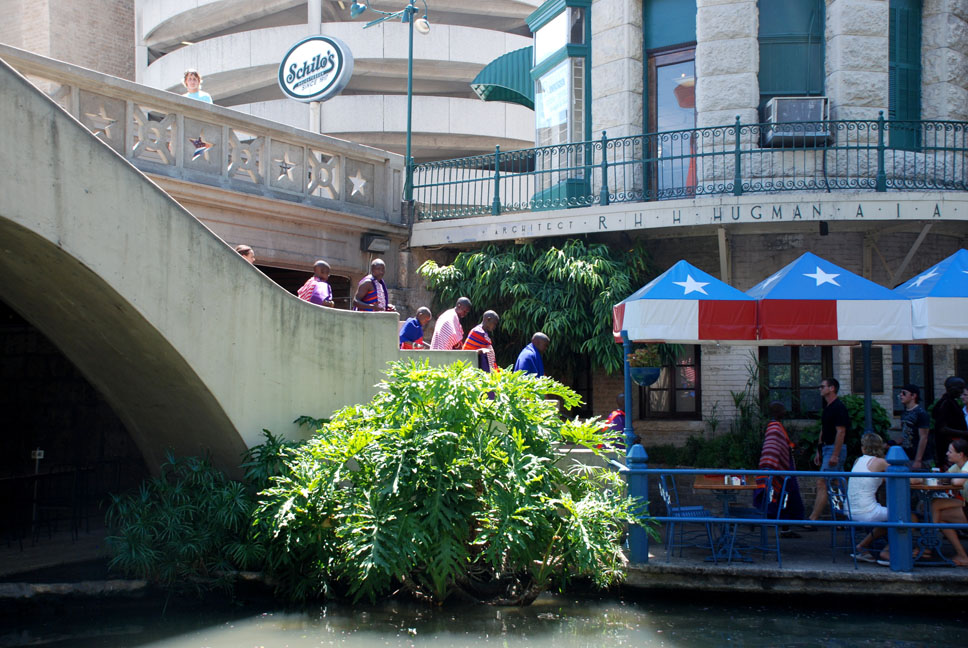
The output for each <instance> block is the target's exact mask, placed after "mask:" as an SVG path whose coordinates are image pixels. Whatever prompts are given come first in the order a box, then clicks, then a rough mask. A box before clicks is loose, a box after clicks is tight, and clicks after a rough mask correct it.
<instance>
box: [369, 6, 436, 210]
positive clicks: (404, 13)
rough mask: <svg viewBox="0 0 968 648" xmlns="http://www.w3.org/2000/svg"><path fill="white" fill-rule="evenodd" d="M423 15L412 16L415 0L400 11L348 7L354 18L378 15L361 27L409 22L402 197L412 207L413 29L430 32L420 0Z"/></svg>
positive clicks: (415, 10) (428, 22)
mask: <svg viewBox="0 0 968 648" xmlns="http://www.w3.org/2000/svg"><path fill="white" fill-rule="evenodd" d="M422 1H423V6H424V15H423V17H422V18H414V16H415V15H416V14H417V11H418V10H417V3H416V0H407V6H406V7H404V8H403V9H401V10H400V11H392V12H390V11H381V10H379V9H374V8H373V7H370V6H369V5H368V4H367V3H366V2H365V1H363V2H361V1H359V0H357V1H356V2H354V3H353V5H352V6H351V7H350V17H351V18H356V17H357V16H359V15H361V14H363V13H364V12H365V11H367V10H369V11H372V12H374V13H376V14H379V15H380V17H379V18H377V19H376V20H371V21H370V22H368V23H366V24H365V25H363V29H366V28H367V27H373V26H374V25H379V24H380V23H382V22H386V21H387V20H394V19H396V18H399V19H400V22H405V23H408V24H409V30H408V32H409V39H408V41H407V46H408V49H407V151H406V154H405V163H406V174H405V179H404V183H403V199H404V200H405V201H406V203H407V205H408V207H411V208H412V207H413V156H412V155H411V154H410V140H411V137H412V134H413V30H414V29H416V30H417V31H418V32H420V33H421V34H429V33H430V21H429V20H427V0H422Z"/></svg>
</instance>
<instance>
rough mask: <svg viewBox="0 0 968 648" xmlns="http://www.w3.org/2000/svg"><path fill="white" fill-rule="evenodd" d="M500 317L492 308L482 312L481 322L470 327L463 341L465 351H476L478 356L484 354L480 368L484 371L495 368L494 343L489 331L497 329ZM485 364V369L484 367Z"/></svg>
mask: <svg viewBox="0 0 968 648" xmlns="http://www.w3.org/2000/svg"><path fill="white" fill-rule="evenodd" d="M500 321H501V318H500V317H498V314H497V313H495V312H494V311H492V310H489V311H487V312H486V313H484V317H483V318H481V323H480V324H478V325H477V326H475V327H474V328H472V329H471V332H470V333H468V334H467V339H466V340H465V341H464V350H465V351H477V353H478V355H479V356H484V358H485V359H486V363H484V362H481V363H480V364H481V369H484V370H485V371H495V370H496V369H497V358H496V357H495V356H494V345H493V344H492V343H491V333H493V332H494V331H495V330H496V329H497V325H498V323H499V322H500ZM485 366H486V369H485Z"/></svg>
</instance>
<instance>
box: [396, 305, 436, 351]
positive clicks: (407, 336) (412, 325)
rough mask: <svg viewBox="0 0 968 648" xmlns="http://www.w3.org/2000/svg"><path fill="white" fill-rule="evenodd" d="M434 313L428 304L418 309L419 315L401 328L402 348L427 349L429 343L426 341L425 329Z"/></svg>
mask: <svg viewBox="0 0 968 648" xmlns="http://www.w3.org/2000/svg"><path fill="white" fill-rule="evenodd" d="M431 317H433V314H432V313H431V312H430V309H429V308H427V307H426V306H421V307H420V308H418V309H417V316H416V317H411V318H410V319H408V320H407V321H406V323H405V324H404V325H403V327H402V328H401V329H400V348H401V349H426V348H428V346H429V345H428V344H427V343H426V342H424V338H423V336H424V334H423V329H424V327H425V326H427V322H429V321H430V318H431Z"/></svg>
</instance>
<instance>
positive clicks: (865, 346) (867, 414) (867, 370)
mask: <svg viewBox="0 0 968 648" xmlns="http://www.w3.org/2000/svg"><path fill="white" fill-rule="evenodd" d="M860 348H861V350H862V351H863V355H864V433H865V434H866V433H868V432H873V431H874V425H873V423H872V422H871V342H870V340H864V341H863V342H861V343H860Z"/></svg>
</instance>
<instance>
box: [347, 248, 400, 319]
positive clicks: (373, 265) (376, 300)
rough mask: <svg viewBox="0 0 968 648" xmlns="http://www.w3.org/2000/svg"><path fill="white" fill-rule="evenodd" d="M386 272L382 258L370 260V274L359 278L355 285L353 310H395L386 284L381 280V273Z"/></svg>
mask: <svg viewBox="0 0 968 648" xmlns="http://www.w3.org/2000/svg"><path fill="white" fill-rule="evenodd" d="M386 272H387V264H386V263H384V262H383V259H373V261H372V262H370V274H368V275H366V276H365V277H363V278H362V279H360V283H359V284H358V285H357V286H356V295H354V296H353V310H356V311H371V312H372V311H377V312H383V311H389V312H391V313H394V312H396V310H397V309H395V308H394V307H393V304H391V303H390V293H389V292H388V291H387V285H386V283H384V281H383V275H385V274H386Z"/></svg>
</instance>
